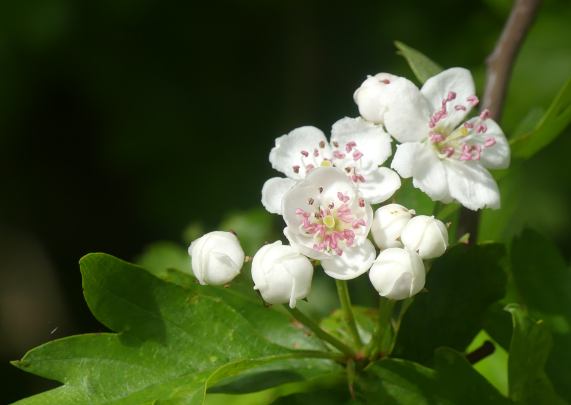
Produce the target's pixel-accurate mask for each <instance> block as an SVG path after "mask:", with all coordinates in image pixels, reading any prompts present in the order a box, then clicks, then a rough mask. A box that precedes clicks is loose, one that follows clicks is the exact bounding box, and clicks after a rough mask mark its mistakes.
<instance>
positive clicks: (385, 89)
mask: <svg viewBox="0 0 571 405" xmlns="http://www.w3.org/2000/svg"><path fill="white" fill-rule="evenodd" d="M396 79H398V77H397V76H394V75H391V74H389V73H379V74H376V75H375V76H370V77H369V78H367V80H365V81H364V82H363V83H362V84H361V86H360V87H359V88H358V89H357V90H356V91H355V93H354V94H353V99H354V100H355V103H356V104H357V106H358V107H359V113H360V114H361V116H362V117H363V118H364V119H366V120H367V121H371V122H375V123H383V122H384V115H385V112H386V111H387V108H388V102H389V101H390V100H391V96H390V95H389V94H390V91H391V87H392V86H391V85H392V82H393V81H394V80H396Z"/></svg>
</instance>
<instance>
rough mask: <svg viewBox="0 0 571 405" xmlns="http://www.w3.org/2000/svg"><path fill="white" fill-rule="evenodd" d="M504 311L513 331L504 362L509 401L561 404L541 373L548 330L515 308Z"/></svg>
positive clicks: (549, 339)
mask: <svg viewBox="0 0 571 405" xmlns="http://www.w3.org/2000/svg"><path fill="white" fill-rule="evenodd" d="M506 309H507V310H508V311H509V312H511V314H512V318H513V327H514V331H513V336H512V341H511V345H510V355H509V360H508V376H509V377H508V378H509V379H508V385H509V395H510V398H512V399H513V400H514V401H515V402H517V403H522V404H530V405H532V404H533V405H536V404H539V405H541V404H545V405H557V404H564V403H565V402H564V401H562V400H561V399H560V398H559V397H558V396H557V394H555V392H554V391H553V387H552V385H551V382H550V381H549V379H548V378H547V376H546V375H545V372H544V366H545V363H546V361H547V357H548V355H549V351H550V350H551V343H552V342H551V335H550V333H549V330H548V329H547V327H546V326H545V325H544V324H543V322H542V321H532V320H531V319H530V318H529V317H528V316H527V314H526V313H525V312H524V311H523V310H522V309H521V308H520V307H519V306H518V305H515V304H512V305H509V306H508V307H507V308H506ZM567 377H569V375H567Z"/></svg>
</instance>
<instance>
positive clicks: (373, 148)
mask: <svg viewBox="0 0 571 405" xmlns="http://www.w3.org/2000/svg"><path fill="white" fill-rule="evenodd" d="M351 141H352V142H355V144H356V146H355V147H354V149H352V150H351V151H349V152H348V151H347V149H346V146H347V143H348V142H351ZM335 143H337V144H338V145H339V151H340V152H342V153H345V154H346V156H347V159H348V160H349V162H350V163H351V164H352V165H355V164H356V161H355V160H354V158H353V153H355V151H359V152H361V153H362V154H363V156H362V157H361V158H360V164H362V165H363V166H364V167H377V166H379V165H382V164H383V163H384V162H385V160H387V158H388V157H389V156H390V155H391V152H392V151H391V137H390V136H389V134H387V133H386V132H385V131H383V129H382V127H380V126H379V125H375V124H373V123H370V122H368V121H365V120H364V119H362V118H360V117H358V118H348V117H345V118H342V119H340V120H339V121H337V122H336V123H335V124H333V128H332V129H331V144H332V145H335Z"/></svg>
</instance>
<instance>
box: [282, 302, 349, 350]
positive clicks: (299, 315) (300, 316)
mask: <svg viewBox="0 0 571 405" xmlns="http://www.w3.org/2000/svg"><path fill="white" fill-rule="evenodd" d="M284 307H285V308H286V309H287V310H288V312H289V313H290V314H291V315H292V316H293V317H294V318H295V319H296V320H298V321H299V322H301V323H302V324H303V325H305V326H306V327H307V328H308V329H309V330H311V331H312V332H313V333H315V335H316V336H317V337H319V338H320V339H322V340H324V341H325V342H327V343H329V344H330V345H331V346H333V347H335V348H336V349H337V350H339V351H340V352H341V353H343V354H345V355H346V356H348V357H354V356H355V352H354V351H353V349H351V348H350V347H349V346H347V345H346V344H345V343H343V342H342V341H340V340H339V339H337V338H336V337H335V336H333V335H330V334H329V333H327V332H325V331H324V330H323V329H321V327H320V326H319V325H318V324H317V323H316V322H315V321H313V320H312V319H311V318H309V317H308V316H307V315H305V314H304V313H303V312H301V311H300V310H299V309H297V308H290V307H288V306H285V305H284Z"/></svg>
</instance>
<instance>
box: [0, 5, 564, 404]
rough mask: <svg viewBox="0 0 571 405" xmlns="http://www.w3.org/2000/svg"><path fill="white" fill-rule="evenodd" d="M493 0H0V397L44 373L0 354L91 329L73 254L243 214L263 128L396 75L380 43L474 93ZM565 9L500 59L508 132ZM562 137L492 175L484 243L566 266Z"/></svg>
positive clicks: (489, 43) (547, 13)
mask: <svg viewBox="0 0 571 405" xmlns="http://www.w3.org/2000/svg"><path fill="white" fill-rule="evenodd" d="M510 5H511V2H510V1H501V0H488V1H477V2H465V3H463V4H462V6H459V5H458V2H457V1H452V0H450V1H445V0H435V1H431V2H406V1H404V2H402V1H401V2H383V1H360V2H353V3H348V2H340V1H314V2H302V1H287V2H286V1H280V2H263V1H256V0H250V1H245V0H243V1H238V0H236V1H222V2H210V3H205V2H202V3H198V2H193V3H191V2H176V1H162V2H159V1H157V0H140V1H123V2H116V1H110V0H104V1H97V2H96V1H78V0H75V1H74V0H33V1H26V2H16V1H13V2H2V4H0V180H1V183H0V184H1V189H2V198H1V199H0V331H1V333H0V362H1V364H0V373H1V375H0V378H1V381H2V386H3V388H2V391H1V393H0V400H1V401H0V402H6V401H8V402H9V401H13V400H16V399H18V398H21V397H23V396H26V395H31V394H33V393H35V392H38V391H40V390H42V389H44V388H45V387H47V386H51V385H50V384H49V383H46V382H42V381H41V380H40V379H39V378H36V377H34V376H29V375H26V374H25V373H23V372H21V371H19V370H17V369H15V368H13V367H11V366H10V365H9V364H8V363H7V362H8V360H14V359H17V358H20V357H21V356H22V355H23V354H24V352H25V351H26V350H27V349H30V348H31V347H33V346H35V345H38V344H40V343H43V342H45V341H48V340H50V339H54V338H59V337H62V336H68V335H71V334H76V333H84V332H88V331H99V330H103V327H102V326H100V325H99V324H98V323H97V321H96V320H95V319H93V317H92V316H91V315H90V313H89V311H88V309H87V307H86V305H85V304H84V301H83V297H82V291H81V277H80V273H79V271H78V266H77V262H78V259H79V258H80V257H81V256H82V255H84V254H86V253H88V252H93V251H105V252H108V253H111V254H114V255H116V256H119V257H121V258H124V259H127V260H132V259H133V258H135V257H137V255H139V254H140V253H141V252H142V251H143V250H144V248H145V246H147V245H148V244H150V243H151V242H154V241H157V240H171V241H175V242H178V243H181V244H183V243H184V244H186V243H188V240H189V239H190V238H191V237H192V236H193V235H195V234H196V232H197V231H198V230H200V229H203V230H212V229H214V228H215V227H216V226H217V225H218V224H219V223H220V221H221V220H223V219H224V218H225V217H226V216H227V215H228V214H229V213H230V212H241V211H246V210H250V209H253V208H260V206H261V204H260V190H261V186H262V184H263V182H264V181H265V180H266V179H267V178H269V177H270V176H273V175H275V172H273V171H272V169H271V167H270V164H269V162H268V160H267V157H268V153H269V150H270V149H271V147H272V146H273V142H274V139H275V138H276V137H277V136H279V135H282V134H284V133H286V132H288V131H290V130H291V129H293V128H295V127H298V126H302V125H315V126H317V127H319V128H321V129H323V130H324V131H325V132H327V131H328V130H329V128H330V127H331V124H332V123H333V122H335V121H336V120H337V119H339V118H341V117H343V116H355V115H357V109H356V106H355V105H354V103H353V100H352V93H353V91H354V90H355V89H356V88H357V87H358V86H359V84H360V83H361V82H362V81H363V80H364V78H365V77H366V75H367V74H374V73H377V72H379V71H390V72H393V73H397V74H402V75H407V76H409V77H411V78H412V73H411V72H410V71H409V70H408V67H407V66H406V64H405V62H404V60H403V59H402V58H400V57H399V56H397V55H396V54H395V51H394V47H393V44H392V42H393V40H394V39H398V40H401V41H403V42H405V43H407V44H409V45H411V46H413V47H415V48H417V49H419V50H421V51H423V52H425V53H426V54H428V55H429V56H430V57H431V58H432V59H434V60H435V61H437V62H439V63H440V64H441V65H442V66H444V67H451V66H464V67H468V68H470V69H472V70H473V71H474V73H475V76H476V79H477V81H478V84H479V86H480V89H481V85H482V78H483V64H482V62H483V60H484V59H485V57H486V55H487V54H488V53H489V52H490V51H491V49H492V48H493V45H494V42H495V40H496V38H497V36H498V35H499V32H500V30H501V28H502V25H503V23H504V20H505V18H506V16H507V14H508V11H509V7H510ZM568 21H571V7H569V3H568V2H567V1H564V0H559V1H556V0H551V1H549V0H548V1H545V3H544V7H543V9H542V10H541V11H540V14H539V17H538V19H537V21H536V25H535V26H534V27H533V28H532V30H531V32H530V34H529V37H528V40H527V42H526V44H525V45H524V47H523V50H522V53H521V55H520V58H519V60H518V63H517V64H516V68H515V71H514V80H513V82H512V85H511V87H510V93H509V96H508V100H507V106H506V108H505V112H504V120H503V124H504V125H503V127H504V129H505V131H506V134H507V135H508V136H509V134H510V132H511V131H514V130H515V128H516V127H517V125H518V123H519V121H520V120H521V119H522V118H523V117H524V116H526V115H527V114H528V112H529V111H530V110H531V109H532V107H539V108H546V107H547V106H548V105H549V103H550V101H551V99H552V98H553V97H554V95H555V93H556V92H557V90H558V89H559V88H560V87H561V85H562V84H563V82H564V81H565V80H566V79H567V77H568V76H569V74H570V73H571V44H570V43H569V38H571V27H570V26H569V24H568ZM480 94H481V92H480ZM570 135H571V134H570V133H569V130H568V131H567V133H566V134H563V135H562V136H561V137H560V138H558V140H557V141H556V142H555V143H553V144H552V145H551V146H549V147H548V148H546V149H545V150H543V151H542V152H540V153H539V154H538V155H537V156H536V157H534V158H533V159H531V160H529V161H527V162H526V163H525V164H524V165H520V166H518V167H517V168H516V169H514V170H513V171H512V172H511V173H510V175H509V176H508V177H507V178H505V179H503V180H502V182H503V184H502V193H503V204H504V207H505V210H502V211H500V212H497V213H490V214H486V215H487V216H486V215H485V216H484V222H483V225H482V235H481V237H482V238H483V239H500V240H509V238H510V237H511V236H513V235H514V234H517V233H518V232H519V231H520V230H521V229H522V227H523V226H524V225H528V226H531V227H533V228H535V229H537V230H539V231H540V232H541V233H543V234H545V235H546V236H548V237H550V238H551V239H553V240H554V241H556V242H557V244H558V245H559V246H560V248H561V249H562V250H563V252H564V254H565V257H566V258H567V259H568V260H569V258H570V256H571V250H570V249H569V248H570V247H571V226H570V225H571V217H570V215H571V214H570V210H569V207H570V206H571V181H570V180H571V159H569V153H570V151H571V136H570ZM273 220H274V221H275V228H276V230H279V229H280V221H279V218H277V217H274V218H273ZM191 224H192V225H193V227H192V228H190V230H189V229H188V226H189V225H191ZM248 253H253V252H248Z"/></svg>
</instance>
